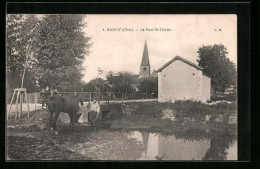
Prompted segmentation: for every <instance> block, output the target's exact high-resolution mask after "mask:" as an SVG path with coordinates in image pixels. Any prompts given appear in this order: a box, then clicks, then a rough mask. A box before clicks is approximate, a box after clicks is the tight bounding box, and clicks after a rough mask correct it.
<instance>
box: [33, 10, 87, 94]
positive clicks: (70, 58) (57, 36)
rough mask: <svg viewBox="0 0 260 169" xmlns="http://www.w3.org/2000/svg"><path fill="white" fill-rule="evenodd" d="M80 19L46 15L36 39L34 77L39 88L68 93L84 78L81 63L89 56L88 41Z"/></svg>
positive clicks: (77, 17)
mask: <svg viewBox="0 0 260 169" xmlns="http://www.w3.org/2000/svg"><path fill="white" fill-rule="evenodd" d="M83 19H84V17H83V16H82V15H46V16H44V17H43V18H42V20H41V22H40V28H39V34H38V36H37V45H38V49H39V50H38V52H37V55H36V60H37V62H36V66H35V70H34V72H35V76H36V77H38V79H39V80H38V81H39V83H40V85H41V86H50V87H51V88H52V87H55V88H57V89H58V90H59V91H68V90H71V87H70V86H77V84H80V83H81V79H82V77H83V74H82V70H83V67H82V63H83V60H84V58H85V56H86V55H88V54H89V53H90V51H89V48H90V47H91V43H90V37H86V36H85V35H84V32H83V31H82V28H83V27H84V26H85V23H84V22H83Z"/></svg>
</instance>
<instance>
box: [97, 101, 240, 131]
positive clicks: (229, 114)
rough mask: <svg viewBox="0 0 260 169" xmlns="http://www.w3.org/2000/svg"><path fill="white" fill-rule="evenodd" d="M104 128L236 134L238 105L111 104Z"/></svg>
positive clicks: (219, 103) (188, 102)
mask: <svg viewBox="0 0 260 169" xmlns="http://www.w3.org/2000/svg"><path fill="white" fill-rule="evenodd" d="M100 123H101V124H106V125H108V126H110V127H111V128H125V129H150V130H151V131H160V132H161V131H165V132H171V131H184V130H189V129H200V130H201V129H203V130H214V131H219V132H223V131H227V132H232V133H234V134H236V129H237V105H236V103H227V102H218V103H217V104H209V105H207V104H203V103H200V102H193V101H179V102H175V103H158V102H146V103H122V104H110V112H109V113H108V114H104V118H103V120H102V121H101V122H100Z"/></svg>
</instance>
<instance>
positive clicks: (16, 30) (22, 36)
mask: <svg viewBox="0 0 260 169" xmlns="http://www.w3.org/2000/svg"><path fill="white" fill-rule="evenodd" d="M37 23H38V19H37V18H36V17H35V16H34V15H16V14H8V15H7V16H6V59H7V67H6V68H7V70H6V74H7V88H8V89H7V91H9V92H10V91H11V90H12V89H14V88H18V87H21V83H22V77H23V72H24V71H25V76H24V79H25V80H24V85H23V87H25V88H27V89H28V92H31V91H34V90H35V87H36V86H35V82H36V80H35V78H34V76H33V74H32V72H33V71H32V67H33V63H34V60H33V57H32V53H35V50H36V48H35V46H34V43H32V41H33V37H34V36H35V34H36V33H37ZM26 58H28V62H27V63H26ZM25 66H26V68H27V69H24V68H25Z"/></svg>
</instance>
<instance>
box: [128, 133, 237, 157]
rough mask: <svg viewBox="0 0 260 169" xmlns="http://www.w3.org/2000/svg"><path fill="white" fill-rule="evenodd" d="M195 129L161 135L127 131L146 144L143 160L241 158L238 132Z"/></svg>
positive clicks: (130, 136) (132, 136)
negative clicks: (233, 133) (206, 133)
mask: <svg viewBox="0 0 260 169" xmlns="http://www.w3.org/2000/svg"><path fill="white" fill-rule="evenodd" d="M192 133H193V135H192V134H189V133H187V132H186V133H185V132H182V133H176V134H174V135H161V134H156V133H149V132H147V131H131V132H127V137H128V138H134V139H136V140H137V141H139V142H142V143H143V144H144V145H145V147H146V149H145V150H144V152H143V153H142V154H141V157H140V158H139V160H237V140H236V138H234V136H231V135H229V134H214V133H212V134H211V135H210V136H208V137H205V135H204V136H203V134H201V133H200V132H195V134H194V131H193V132H192ZM196 134H197V135H196ZM183 135H185V137H184V136H183ZM189 136H190V137H189Z"/></svg>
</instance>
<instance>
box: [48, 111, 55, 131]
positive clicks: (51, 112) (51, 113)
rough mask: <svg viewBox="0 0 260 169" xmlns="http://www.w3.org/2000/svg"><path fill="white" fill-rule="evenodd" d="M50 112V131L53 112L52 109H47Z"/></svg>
mask: <svg viewBox="0 0 260 169" xmlns="http://www.w3.org/2000/svg"><path fill="white" fill-rule="evenodd" d="M49 112H50V128H51V132H52V131H53V114H54V112H53V111H52V110H49Z"/></svg>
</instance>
